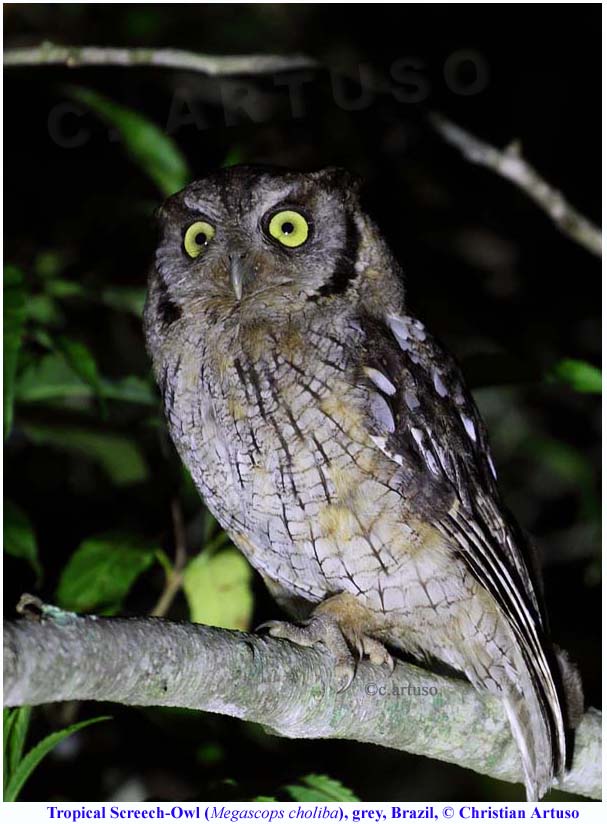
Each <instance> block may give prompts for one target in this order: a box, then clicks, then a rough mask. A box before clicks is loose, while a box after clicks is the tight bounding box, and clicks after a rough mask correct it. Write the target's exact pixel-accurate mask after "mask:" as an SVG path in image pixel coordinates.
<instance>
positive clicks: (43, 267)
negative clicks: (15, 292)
mask: <svg viewBox="0 0 607 824" xmlns="http://www.w3.org/2000/svg"><path fill="white" fill-rule="evenodd" d="M66 264H67V258H66V256H65V253H64V252H61V251H59V250H57V249H45V250H44V251H42V252H39V253H38V254H37V255H36V257H35V259H34V272H35V274H36V275H37V276H38V277H39V278H40V279H42V280H48V281H53V280H55V279H56V278H57V277H58V275H59V274H60V272H61V271H62V270H63V269H64V267H65V266H66Z"/></svg>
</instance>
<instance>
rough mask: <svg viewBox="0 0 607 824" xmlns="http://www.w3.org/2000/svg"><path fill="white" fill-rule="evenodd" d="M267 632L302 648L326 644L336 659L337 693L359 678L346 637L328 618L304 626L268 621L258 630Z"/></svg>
mask: <svg viewBox="0 0 607 824" xmlns="http://www.w3.org/2000/svg"><path fill="white" fill-rule="evenodd" d="M257 629H258V630H260V629H261V630H265V631H266V632H267V633H268V635H271V636H272V637H273V638H284V639H285V640H286V641H291V642H292V643H294V644H297V645H298V646H300V647H313V646H315V645H316V644H318V643H322V644H324V645H325V646H326V647H327V649H329V650H330V651H331V652H332V653H333V656H334V658H335V670H334V673H335V681H336V684H337V692H342V691H343V690H345V689H347V688H348V687H349V686H350V684H351V683H352V679H353V678H354V676H355V674H356V659H355V657H354V656H353V655H352V653H351V652H350V648H349V647H348V644H347V643H346V640H345V638H344V635H343V633H342V631H341V629H340V628H339V625H338V624H337V622H336V621H335V620H334V619H333V618H331V617H330V616H329V615H313V616H312V618H310V619H309V620H308V621H305V622H304V623H303V624H291V623H289V622H288V621H266V623H265V624H262V625H261V626H259V627H257Z"/></svg>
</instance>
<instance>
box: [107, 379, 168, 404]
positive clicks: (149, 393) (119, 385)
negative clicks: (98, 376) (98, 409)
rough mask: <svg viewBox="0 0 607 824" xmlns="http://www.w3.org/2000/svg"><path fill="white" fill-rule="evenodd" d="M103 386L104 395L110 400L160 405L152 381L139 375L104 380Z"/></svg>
mask: <svg viewBox="0 0 607 824" xmlns="http://www.w3.org/2000/svg"><path fill="white" fill-rule="evenodd" d="M101 388H102V392H103V397H104V398H108V399H110V400H115V401H126V402H128V403H140V404H143V405H145V406H158V402H159V401H158V395H157V394H156V390H155V389H154V385H153V384H152V381H151V380H146V379H144V378H140V377H138V376H137V375H128V376H127V377H126V378H120V379H119V380H115V381H109V380H103V381H102V383H101Z"/></svg>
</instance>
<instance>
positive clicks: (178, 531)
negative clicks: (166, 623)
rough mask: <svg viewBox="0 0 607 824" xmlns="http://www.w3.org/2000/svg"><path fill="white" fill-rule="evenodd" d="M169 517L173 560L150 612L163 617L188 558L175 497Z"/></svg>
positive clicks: (183, 529) (181, 521) (177, 588)
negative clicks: (173, 549) (173, 544)
mask: <svg viewBox="0 0 607 824" xmlns="http://www.w3.org/2000/svg"><path fill="white" fill-rule="evenodd" d="M171 517H172V519H173V535H174V541H175V562H174V564H173V568H172V570H171V571H170V573H169V574H168V575H167V579H166V584H165V587H164V590H163V591H162V593H161V594H160V598H159V599H158V601H157V603H156V606H155V607H154V609H153V610H152V612H151V613H150V614H151V615H153V616H154V617H156V618H164V616H165V615H166V614H167V613H168V611H169V609H170V608H171V604H172V603H173V601H174V600H175V596H176V595H177V593H178V592H179V590H180V589H181V585H182V583H183V568H184V567H185V565H186V561H187V560H188V552H187V544H186V534H185V527H184V523H183V513H182V511H181V506H180V504H179V501H178V500H177V498H173V500H172V501H171Z"/></svg>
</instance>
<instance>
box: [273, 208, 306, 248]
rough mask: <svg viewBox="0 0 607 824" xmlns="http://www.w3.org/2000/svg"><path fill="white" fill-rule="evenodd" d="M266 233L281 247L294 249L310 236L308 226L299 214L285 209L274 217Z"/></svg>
mask: <svg viewBox="0 0 607 824" xmlns="http://www.w3.org/2000/svg"><path fill="white" fill-rule="evenodd" d="M268 232H269V233H270V235H271V236H272V237H273V238H275V239H276V240H277V241H278V242H279V243H282V245H283V246H288V247H289V248H290V249H294V248H295V247H296V246H301V245H302V243H305V242H306V240H307V239H308V235H309V234H310V226H309V224H308V221H307V220H306V219H305V217H304V216H303V215H301V214H300V213H299V212H294V211H293V210H292V209H285V210H284V211H283V212H277V213H276V214H275V215H274V217H273V218H272V220H271V221H270V224H269V226H268Z"/></svg>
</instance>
